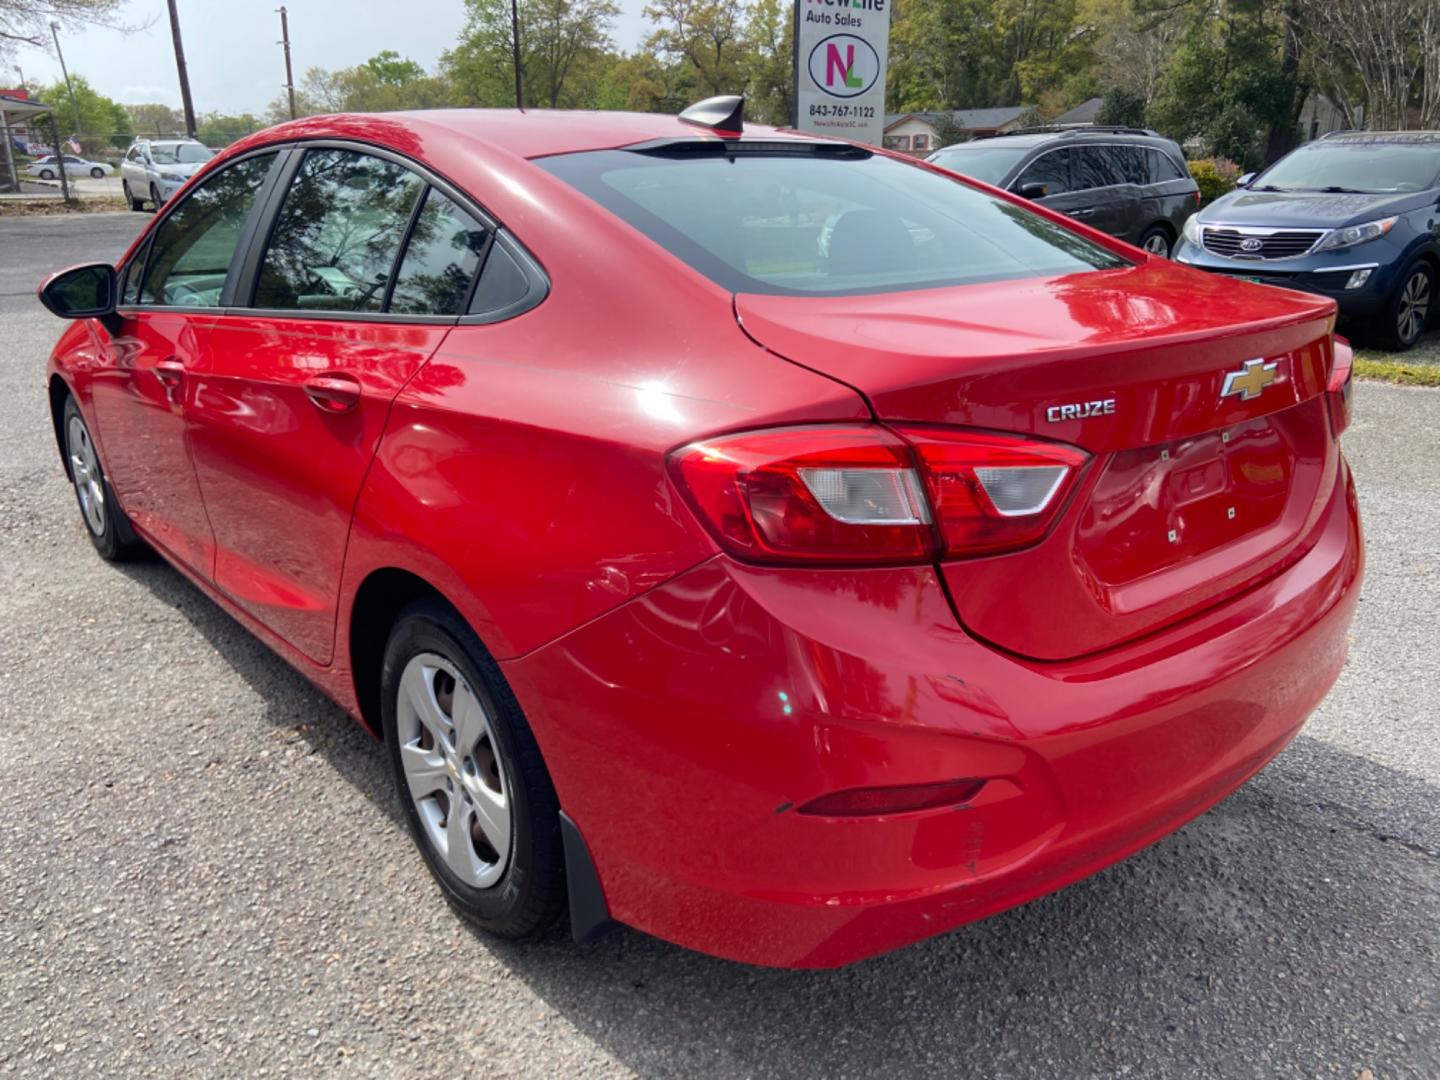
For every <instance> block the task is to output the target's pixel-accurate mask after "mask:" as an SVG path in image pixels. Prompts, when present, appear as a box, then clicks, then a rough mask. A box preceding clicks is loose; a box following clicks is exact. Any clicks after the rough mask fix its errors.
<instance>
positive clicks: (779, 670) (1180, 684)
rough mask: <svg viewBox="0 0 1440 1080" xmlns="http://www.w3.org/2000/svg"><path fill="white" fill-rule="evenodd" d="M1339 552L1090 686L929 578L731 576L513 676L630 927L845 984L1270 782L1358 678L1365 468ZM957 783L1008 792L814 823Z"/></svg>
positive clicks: (1346, 498) (1144, 649) (1326, 542)
mask: <svg viewBox="0 0 1440 1080" xmlns="http://www.w3.org/2000/svg"><path fill="white" fill-rule="evenodd" d="M1318 536H1319V539H1318V540H1317V542H1316V543H1315V544H1314V546H1313V547H1312V548H1311V549H1310V551H1309V552H1308V553H1307V554H1306V555H1305V556H1304V557H1303V558H1301V559H1300V560H1299V561H1298V562H1296V563H1295V564H1293V565H1292V566H1290V567H1289V568H1288V569H1287V570H1286V571H1284V572H1283V573H1282V574H1280V575H1278V576H1276V577H1274V578H1272V579H1271V580H1269V581H1267V582H1265V583H1264V584H1262V585H1260V586H1258V587H1256V588H1255V589H1253V590H1251V591H1250V592H1248V593H1246V594H1245V595H1244V596H1242V597H1240V598H1239V599H1236V600H1234V601H1232V602H1230V603H1228V604H1226V605H1224V606H1223V607H1221V608H1218V609H1215V610H1212V611H1211V612H1209V613H1207V614H1205V615H1202V616H1199V617H1196V618H1194V619H1192V620H1190V621H1188V622H1186V623H1183V624H1181V625H1179V626H1176V627H1173V628H1171V629H1170V630H1168V631H1165V632H1163V633H1160V634H1156V635H1152V636H1151V637H1149V638H1147V639H1144V640H1143V641H1140V642H1136V643H1133V644H1131V645H1127V646H1125V647H1123V648H1119V649H1115V650H1112V651H1111V652H1109V653H1105V654H1101V655H1099V656H1096V657H1091V658H1087V659H1085V660H1083V661H1075V662H1069V663H1051V664H1042V663H1033V662H1027V661H1021V660H1017V659H1014V658H1012V657H1009V656H1006V655H1002V654H1000V653H998V652H995V651H994V650H992V649H990V648H988V647H986V646H983V645H981V644H979V643H977V642H975V641H974V640H973V639H971V638H969V637H968V636H967V635H966V634H965V633H964V631H963V630H961V629H960V628H959V627H958V626H957V624H956V622H955V619H954V616H953V614H952V612H951V610H950V607H949V605H948V602H947V600H946V598H945V595H944V593H943V592H942V590H941V588H940V586H939V584H938V582H937V580H936V578H935V574H934V571H933V570H931V569H928V568H921V569H916V568H911V569H885V570H866V571H823V572H819V571H817V572H808V571H806V572H798V571H793V570H761V569H757V568H753V567H743V566H740V565H737V564H734V563H732V562H729V561H728V560H726V559H723V558H717V559H713V560H711V561H709V562H707V563H706V564H704V565H702V566H700V567H698V568H696V569H694V570H692V571H690V572H689V573H687V574H684V575H682V576H681V577H679V578H677V579H675V580H673V581H671V582H669V583H668V584H666V585H664V586H662V587H660V588H657V589H655V590H653V591H651V592H650V593H647V594H646V595H644V596H642V597H640V598H638V599H636V600H635V601H633V602H631V603H629V604H627V605H625V606H624V607H622V608H620V609H617V610H616V611H613V612H611V613H610V614H608V615H606V616H604V617H602V618H601V619H599V620H596V621H595V622H592V623H590V624H587V625H586V626H584V627H582V628H580V629H579V630H576V631H574V632H573V633H571V634H569V635H567V636H566V637H565V638H562V639H561V640H559V641H557V642H555V643H553V644H551V645H549V646H547V647H545V648H543V649H541V650H538V651H537V652H535V653H532V654H529V655H528V656H526V657H522V658H520V659H518V660H514V661H510V662H508V663H506V664H505V665H504V667H505V668H506V671H507V675H508V676H509V678H510V679H511V682H512V685H513V686H514V687H515V690H516V692H517V694H518V695H519V697H520V700H521V702H522V704H523V705H524V707H525V708H526V710H527V712H528V714H529V715H530V717H531V720H532V723H533V724H534V726H535V730H536V733H537V736H538V737H539V739H540V742H541V745H542V748H543V750H544V752H545V755H546V759H547V761H548V762H549V764H550V766H551V771H552V774H553V776H554V779H555V784H556V788H557V790H558V791H559V794H560V798H561V802H562V804H563V805H564V807H565V809H566V811H567V813H568V814H569V815H570V817H571V818H573V819H574V820H575V822H577V823H578V825H579V828H580V829H581V830H582V831H583V833H584V837H585V840H586V841H587V842H588V844H589V847H590V851H591V854H592V855H593V857H594V860H595V864H596V868H597V871H598V874H599V878H600V881H601V884H602V886H603V889H604V892H605V898H606V902H607V904H608V906H609V909H610V911H611V913H612V915H613V916H614V917H615V918H617V919H619V920H621V921H622V922H625V923H627V924H629V925H632V926H634V927H637V928H639V929H641V930H645V931H647V932H649V933H652V934H655V935H657V936H659V937H662V938H666V939H668V940H670V941H673V942H676V943H678V944H681V945H684V946H687V947H689V948H694V949H698V950H701V951H703V952H708V953H713V954H716V955H719V956H724V957H728V958H731V959H735V960H740V961H744V962H747V963H754V964H766V965H777V966H795V967H827V966H834V965H839V964H844V963H848V962H851V961H854V960H859V959H862V958H864V957H866V956H870V955H873V954H875V953H879V952H884V951H886V950H889V949H893V948H897V947H899V946H902V945H905V944H907V943H910V942H913V941H916V940H919V939H921V938H925V937H928V936H931V935H933V934H936V933H940V932H942V931H945V930H948V929H950V928H953V927H956V926H959V925H961V924H963V923H966V922H970V921H973V920H975V919H979V918H983V917H984V916H987V915H990V914H993V913H995V912H998V911H1001V910H1003V909H1005V908H1008V907H1011V906H1014V905H1016V904H1019V903H1023V902H1025V901H1027V900H1030V899H1033V898H1034V897H1037V896H1040V895H1042V894H1044V893H1047V892H1050V891H1052V890H1054V889H1057V888H1060V887H1062V886H1064V885H1066V884H1069V883H1070V882H1073V881H1075V880H1077V879H1079V878H1082V877H1084V876H1086V875H1088V874H1090V873H1093V872H1094V871H1096V870H1099V869H1101V868H1102V867H1104V866H1106V865H1108V864H1110V863H1112V862H1114V861H1116V860H1118V859H1121V858H1123V857H1125V856H1126V855H1128V854H1130V853H1132V852H1134V851H1136V850H1138V849H1139V848H1141V847H1143V846H1145V845H1146V844H1149V843H1150V842H1152V841H1154V840H1156V839H1157V838H1159V837H1161V836H1163V835H1165V834H1166V833H1168V832H1170V831H1171V830H1173V829H1175V828H1177V827H1179V826H1180V825H1182V824H1183V823H1184V822H1186V821H1187V820H1189V819H1190V818H1192V817H1194V816H1195V815H1197V814H1199V813H1201V812H1203V811H1204V810H1205V809H1207V808H1208V807H1209V806H1211V805H1213V804H1214V803H1215V802H1217V801H1219V800H1220V799H1222V798H1224V797H1225V796H1226V795H1227V794H1229V793H1230V792H1231V791H1233V790H1234V789H1235V788H1236V787H1238V786H1239V785H1240V784H1241V783H1243V782H1244V781H1245V779H1246V778H1247V777H1249V776H1250V775H1252V774H1253V773H1254V772H1256V771H1257V770H1258V769H1260V768H1261V767H1262V766H1263V765H1264V764H1265V763H1266V762H1267V761H1269V760H1270V758H1271V757H1273V756H1274V755H1275V754H1276V753H1278V752H1279V750H1280V749H1281V748H1282V747H1284V745H1285V744H1286V743H1287V742H1288V741H1289V740H1290V739H1291V738H1292V737H1293V736H1294V734H1295V732H1296V731H1297V730H1298V729H1299V727H1300V725H1301V724H1302V723H1303V722H1304V719H1305V717H1306V716H1307V715H1308V713H1309V712H1310V710H1311V709H1313V708H1314V706H1315V705H1316V704H1317V703H1318V702H1319V700H1320V699H1321V698H1322V697H1323V696H1324V694H1325V693H1326V691H1327V690H1328V689H1329V687H1330V685H1331V683H1332V682H1333V681H1334V679H1335V677H1336V675H1337V674H1338V672H1339V670H1340V666H1341V664H1342V663H1343V660H1344V656H1345V651H1346V641H1347V638H1346V631H1347V628H1348V626H1349V623H1350V619H1351V615H1352V611H1353V607H1354V603H1355V598H1356V595H1357V592H1358V584H1359V581H1360V575H1361V569H1362V561H1363V560H1362V547H1361V536H1360V525H1359V518H1358V514H1357V511H1356V504H1355V498H1354V491H1353V487H1352V485H1351V482H1350V478H1349V472H1348V469H1347V470H1343V480H1342V482H1341V483H1338V484H1336V488H1335V493H1334V495H1333V496H1332V499H1331V503H1330V506H1329V507H1328V508H1327V510H1326V512H1325V518H1324V523H1323V526H1322V527H1321V528H1320V530H1319V533H1318ZM1042 617H1043V616H1042ZM959 777H983V778H985V779H986V781H987V783H986V785H985V787H984V788H983V789H982V790H981V791H980V793H979V794H978V795H977V796H976V797H975V799H974V800H973V801H972V802H971V803H970V804H968V805H967V806H965V807H962V808H958V809H957V808H951V809H944V810H934V811H926V812H921V813H913V814H903V815H894V816H890V817H881V818H852V819H832V818H821V817H813V816H808V815H804V814H801V813H798V812H797V810H796V807H800V806H803V805H804V804H805V803H806V802H808V801H809V800H811V799H814V798H816V797H818V796H819V795H822V794H826V793H829V792H833V791H837V790H842V789H845V788H853V787H869V786H886V785H900V784H909V783H923V782H931V781H936V780H945V779H953V778H959Z"/></svg>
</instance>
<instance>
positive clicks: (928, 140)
mask: <svg viewBox="0 0 1440 1080" xmlns="http://www.w3.org/2000/svg"><path fill="white" fill-rule="evenodd" d="M1025 111H1026V106H1024V105H1002V106H1000V107H998V108H993V109H951V110H950V111H949V116H950V118H951V121H952V122H953V123H954V125H955V128H956V130H957V131H959V132H961V133H962V134H964V135H966V136H968V137H970V138H974V137H975V136H977V135H998V134H1000V133H1001V132H1005V131H1009V130H1010V129H1011V128H1013V127H1015V126H1017V124H1018V122H1019V120H1020V117H1022V116H1023V115H1024V114H1025ZM945 115H946V114H945V113H943V112H913V113H892V114H891V115H889V116H887V117H885V148H886V149H887V150H902V151H904V152H905V153H907V154H913V155H915V156H916V157H924V156H926V155H927V154H929V153H930V151H932V150H934V149H935V148H936V147H937V146H939V145H940V143H939V132H938V131H937V130H936V126H935V125H936V124H937V123H939V121H940V118H941V117H943V116H945Z"/></svg>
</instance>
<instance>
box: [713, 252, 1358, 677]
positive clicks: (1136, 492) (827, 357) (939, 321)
mask: <svg viewBox="0 0 1440 1080" xmlns="http://www.w3.org/2000/svg"><path fill="white" fill-rule="evenodd" d="M735 304H736V315H737V317H738V318H739V320H740V322H741V324H742V325H743V326H744V327H745V329H746V331H747V332H748V333H749V334H750V335H751V336H752V337H753V338H754V339H755V340H756V341H757V342H759V343H760V344H762V345H764V346H765V347H766V348H769V349H770V350H772V351H773V352H775V353H777V354H778V355H780V356H783V357H785V358H787V359H789V360H791V361H793V362H795V363H799V364H802V365H805V366H807V367H810V368H813V369H815V370H818V371H821V372H823V373H825V374H827V375H829V376H831V377H832V378H836V379H839V380H841V381H843V382H845V383H847V384H849V385H851V386H853V387H854V388H855V389H856V390H858V391H859V392H860V393H862V394H863V395H864V396H865V397H866V398H867V399H868V400H869V402H870V403H871V406H872V408H873V409H874V411H875V413H876V415H877V417H878V418H879V419H881V420H883V421H886V422H892V423H896V424H911V425H913V424H937V425H945V426H950V427H968V428H978V429H985V430H992V431H1002V432H1016V433H1023V434H1029V435H1034V436H1039V437H1042V438H1049V439H1055V440H1058V441H1061V442H1066V443H1069V444H1072V445H1075V446H1079V447H1081V448H1083V449H1085V450H1087V451H1088V452H1089V453H1090V454H1092V455H1093V457H1092V460H1091V461H1090V462H1089V464H1088V465H1087V467H1086V472H1085V476H1084V478H1083V481H1082V483H1081V484H1080V485H1079V487H1078V488H1077V489H1076V490H1075V491H1074V493H1073V494H1072V496H1071V498H1070V502H1069V503H1068V505H1067V506H1066V507H1065V509H1064V511H1063V512H1062V513H1061V514H1060V516H1059V518H1058V519H1057V522H1056V524H1055V526H1054V527H1053V528H1052V530H1051V531H1050V533H1049V534H1048V535H1047V536H1046V537H1045V538H1044V539H1043V540H1042V541H1041V542H1040V543H1038V544H1036V545H1035V546H1033V547H1030V548H1027V549H1025V550H1023V551H1018V552H1013V553H1010V554H1005V555H997V556H990V557H980V558H969V559H953V560H948V561H946V562H944V563H943V564H942V565H941V568H940V569H941V573H942V574H943V576H944V579H945V581H946V584H947V586H948V587H949V590H950V593H951V596H952V597H953V599H954V601H955V606H956V610H957V614H958V616H959V617H960V619H961V621H962V622H963V623H964V624H965V625H966V626H967V627H968V628H969V629H970V630H971V631H972V632H973V633H975V634H977V635H978V636H980V637H982V638H985V639H987V640H989V641H991V642H992V643H994V644H995V645H998V646H1000V647H1002V648H1005V649H1007V650H1009V651H1012V652H1015V653H1018V654H1020V655H1023V656H1027V657H1032V658H1036V659H1042V660H1059V659H1065V658H1070V657H1075V656H1080V655H1085V654H1089V653H1093V652H1096V651H1099V650H1102V649H1105V648H1108V647H1111V646H1114V645H1116V644H1119V643H1121V642H1124V641H1127V640H1130V639H1132V638H1135V637H1138V636H1140V635H1143V634H1146V633H1150V632H1153V631H1154V630H1156V629H1159V628H1161V627H1163V626H1165V625H1168V624H1170V623H1173V622H1175V621H1177V620H1179V619H1181V618H1184V617H1186V616H1188V615H1190V614H1193V613H1195V612H1197V611H1199V610H1202V609H1204V608H1206V607H1209V606H1212V605H1213V604H1215V603H1218V602H1220V601H1222V600H1224V599H1225V598H1226V597H1228V596H1231V595H1234V594H1236V593H1237V592H1239V591H1241V590H1243V589H1244V588H1246V587H1248V586H1249V585H1251V584H1253V583H1255V582H1256V581H1258V580H1260V579H1261V578H1263V577H1265V576H1267V575H1268V574H1270V573H1273V572H1275V571H1276V570H1277V569H1278V568H1279V567H1281V566H1282V565H1284V564H1285V562H1286V561H1287V560H1288V559H1290V558H1292V557H1295V556H1297V555H1298V554H1299V552H1300V549H1302V548H1303V546H1304V539H1305V537H1306V535H1307V533H1308V532H1309V531H1310V528H1311V526H1312V525H1313V524H1314V522H1315V520H1316V519H1317V517H1318V514H1319V512H1320V509H1321V507H1322V504H1323V499H1324V496H1325V495H1326V494H1327V493H1328V492H1329V490H1330V486H1331V485H1332V484H1333V481H1334V475H1335V470H1336V460H1337V455H1336V451H1335V447H1334V440H1333V438H1332V436H1331V434H1330V431H1329V426H1328V419H1327V414H1326V410H1325V403H1324V400H1323V398H1324V389H1325V385H1326V376H1327V373H1328V370H1329V366H1330V363H1331V352H1332V339H1331V337H1330V330H1331V328H1332V319H1333V305H1332V303H1331V302H1330V301H1328V300H1324V299H1322V298H1318V297H1312V296H1308V295H1305V294H1300V293H1294V292H1289V291H1282V290H1278V289H1272V288H1269V287H1265V286H1253V285H1248V284H1245V283H1241V282H1233V281H1227V280H1224V279H1219V278H1215V277H1211V276H1209V275H1204V274H1201V273H1199V272H1195V271H1189V270H1183V269H1180V268H1176V267H1174V266H1172V265H1171V264H1168V263H1159V262H1154V263H1148V264H1142V265H1139V266H1135V267H1129V268H1125V269H1117V270H1104V271H1097V272H1093V273H1086V274H1079V275H1072V276H1067V277H1060V278H1044V279H1033V280H1029V281H1023V282H1013V281H1012V282H1006V283H994V284H981V285H969V286H960V287H955V288H945V289H931V290H923V291H916V292H909V293H890V294H883V295H864V296H850V297H795V296H768V295H767V296H760V295H749V294H745V295H740V296H737V297H736V301H735ZM1227 377H1229V378H1228V379H1227ZM1227 389H1228V390H1230V391H1231V392H1230V393H1229V394H1225V393H1224V391H1226V390H1227Z"/></svg>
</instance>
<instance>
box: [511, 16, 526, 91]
mask: <svg viewBox="0 0 1440 1080" xmlns="http://www.w3.org/2000/svg"><path fill="white" fill-rule="evenodd" d="M510 45H511V53H512V55H513V58H514V60H515V107H516V108H517V109H523V108H524V107H525V89H524V87H523V86H522V85H521V83H520V0H510Z"/></svg>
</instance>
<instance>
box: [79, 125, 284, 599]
mask: <svg viewBox="0 0 1440 1080" xmlns="http://www.w3.org/2000/svg"><path fill="white" fill-rule="evenodd" d="M276 158H277V155H276V154H275V153H273V152H271V153H262V154H256V155H253V156H251V157H248V158H245V159H243V160H241V161H238V162H236V163H234V164H231V165H227V166H225V167H224V168H222V169H220V170H219V171H218V172H216V173H214V174H213V175H211V176H210V177H208V178H206V179H205V180H204V181H203V182H202V183H201V184H200V185H199V186H198V187H197V188H195V189H194V191H192V192H191V193H190V194H189V195H188V196H187V197H186V198H185V199H184V200H183V201H181V202H180V203H178V204H177V205H176V206H175V207H174V208H173V209H172V210H171V211H170V212H169V213H167V214H166V215H165V216H164V217H163V218H162V219H161V220H160V222H159V223H158V224H157V225H156V226H155V227H154V229H153V230H152V231H151V234H150V238H149V240H148V242H147V243H146V244H145V245H143V246H142V247H141V248H140V249H138V250H137V251H136V253H135V254H134V256H132V258H131V259H130V260H129V261H128V262H127V263H126V264H125V265H124V266H123V267H122V268H121V274H122V276H121V280H122V285H121V296H120V303H119V305H118V315H119V317H120V320H121V322H120V325H119V332H118V333H117V334H115V335H114V336H113V337H112V339H111V341H110V344H109V346H108V355H107V357H106V360H105V362H104V363H103V364H102V365H101V367H100V370H98V371H97V372H96V373H95V377H94V379H93V381H92V390H93V402H94V408H95V414H96V419H97V423H98V425H99V430H100V439H101V443H102V446H103V449H104V451H105V458H106V461H105V464H106V471H107V472H108V473H109V474H110V482H111V487H112V488H113V489H114V491H115V494H116V497H117V498H118V499H119V501H120V505H121V506H122V507H124V509H125V512H126V514H128V515H129V517H130V518H131V520H133V521H134V522H135V524H136V525H138V526H139V527H140V528H141V529H142V530H143V531H144V532H145V533H146V535H147V536H148V537H149V538H150V539H152V540H154V541H155V542H156V543H158V544H160V545H161V546H162V547H164V548H165V549H166V550H167V551H168V552H169V553H170V554H171V555H172V556H174V557H175V558H176V559H177V560H178V561H180V562H182V563H184V564H185V565H186V566H188V567H190V568H191V569H193V570H194V571H195V572H196V573H198V574H201V575H202V576H204V577H209V576H210V573H211V569H212V563H213V561H214V547H215V544H214V537H213V534H212V532H211V529H210V525H209V523H208V521H207V519H206V517H205V508H204V505H203V503H202V502H201V498H200V489H199V486H198V484H197V483H196V480H195V469H194V466H193V463H192V460H191V454H190V446H189V439H188V434H187V424H186V419H185V415H184V397H185V386H184V383H185V378H186V372H187V370H188V369H189V368H190V367H192V366H193V365H194V364H195V362H196V360H197V358H198V357H200V356H201V355H202V354H203V352H204V350H205V347H206V341H207V335H208V329H209V327H210V325H211V324H213V323H214V321H215V320H216V319H217V318H218V317H219V314H220V312H221V310H222V308H221V303H220V301H221V292H222V289H223V288H224V285H225V282H226V279H227V276H228V274H229V272H230V269H231V263H232V261H234V260H235V259H236V256H237V254H238V253H239V252H241V251H242V250H243V248H242V246H241V243H240V241H241V237H242V235H243V234H244V231H245V229H246V227H247V225H248V223H249V221H250V215H251V213H252V212H253V211H254V209H255V207H256V205H257V203H258V199H259V195H260V192H261V191H262V190H263V188H264V185H265V183H266V179H267V177H268V175H269V171H270V168H271V166H272V165H273V164H274V163H275V161H276Z"/></svg>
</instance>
